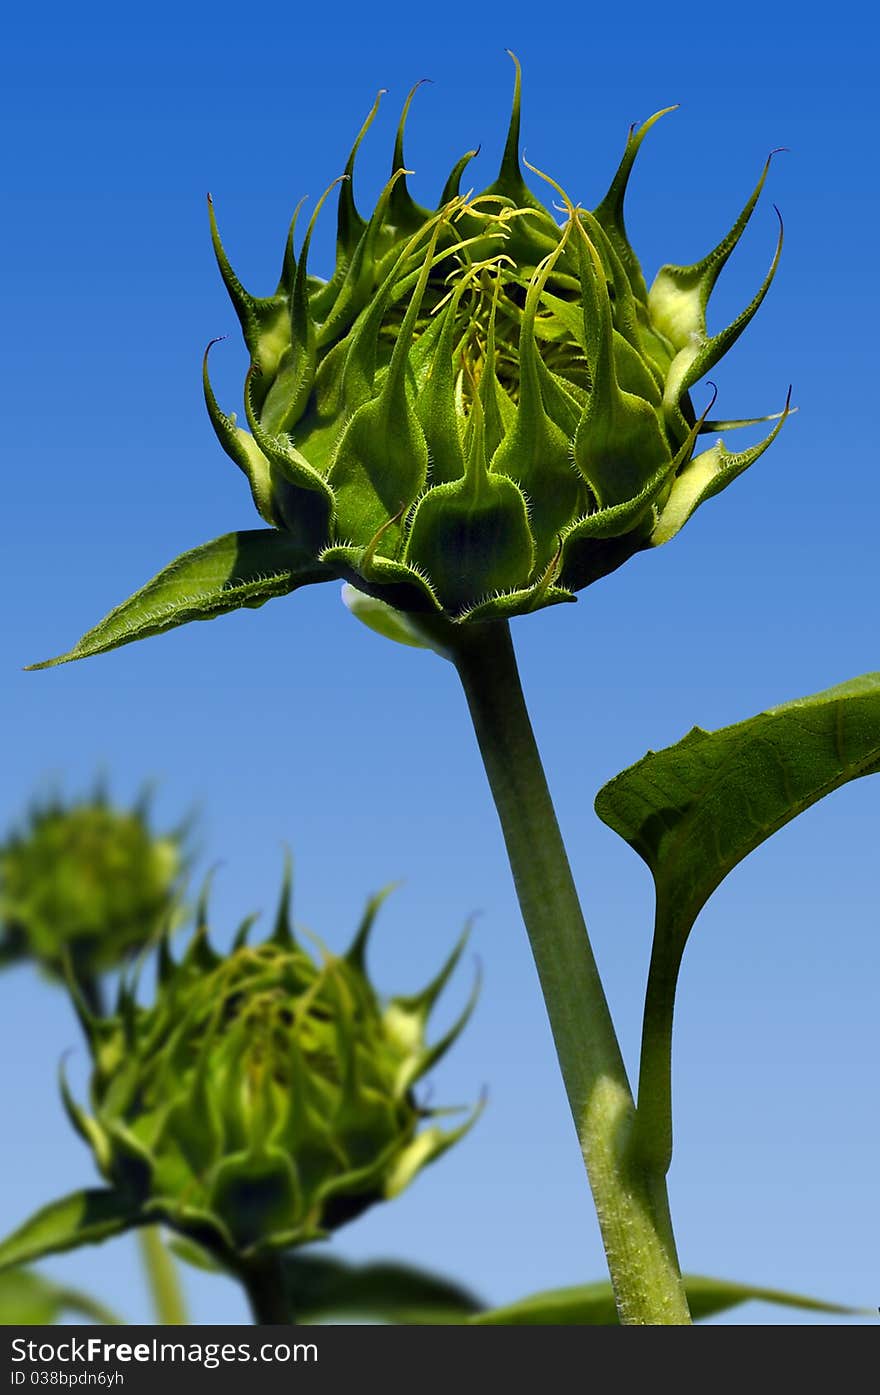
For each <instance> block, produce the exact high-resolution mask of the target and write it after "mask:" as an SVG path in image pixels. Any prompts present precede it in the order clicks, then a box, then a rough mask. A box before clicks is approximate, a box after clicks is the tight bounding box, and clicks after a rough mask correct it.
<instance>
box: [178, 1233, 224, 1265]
mask: <svg viewBox="0 0 880 1395" xmlns="http://www.w3.org/2000/svg"><path fill="white" fill-rule="evenodd" d="M166 1244H167V1246H168V1248H169V1250H170V1251H171V1253H172V1254H173V1255H176V1256H177V1258H178V1259H182V1260H183V1261H184V1263H185V1264H191V1265H192V1267H193V1268H194V1269H203V1270H204V1271H205V1273H207V1274H225V1273H227V1272H228V1271H227V1270H226V1269H224V1268H223V1265H222V1264H221V1263H220V1262H219V1260H217V1259H215V1258H214V1256H213V1255H212V1254H209V1252H208V1251H207V1250H206V1249H205V1248H204V1247H203V1246H202V1245H197V1244H196V1242H195V1241H194V1240H190V1238H189V1236H186V1235H171V1236H169V1237H168V1239H167V1240H166Z"/></svg>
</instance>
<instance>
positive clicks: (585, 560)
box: [38, 60, 788, 667]
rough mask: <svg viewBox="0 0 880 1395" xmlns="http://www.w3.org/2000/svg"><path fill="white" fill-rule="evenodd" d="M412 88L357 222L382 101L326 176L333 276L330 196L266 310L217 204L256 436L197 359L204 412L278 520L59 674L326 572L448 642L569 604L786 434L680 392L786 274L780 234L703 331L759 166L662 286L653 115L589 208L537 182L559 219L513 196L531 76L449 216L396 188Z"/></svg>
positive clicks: (189, 561) (129, 617)
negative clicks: (759, 272)
mask: <svg viewBox="0 0 880 1395" xmlns="http://www.w3.org/2000/svg"><path fill="white" fill-rule="evenodd" d="M514 61H515V60H514ZM414 91H415V89H413V92H411V93H410V95H409V97H408V98H407V100H406V103H405V105H404V110H403V115H402V117H401V121H400V125H399V128H398V132H397V139H396V142H395V147H394V156H393V161H392V172H391V177H390V179H389V180H388V183H387V184H386V185H385V187H384V189H383V190H382V193H381V194H380V196H379V200H378V202H377V204H376V207H375V209H374V210H373V212H372V214H371V215H370V217H369V218H364V217H362V216H361V214H360V213H359V212H358V209H357V207H356V204H355V200H354V194H353V190H352V180H353V174H354V167H355V160H356V155H357V151H358V148H359V146H360V144H361V141H362V140H363V138H364V136H365V134H366V132H367V130H368V128H369V126H370V124H371V122H372V121H373V118H374V116H375V114H376V111H377V108H378V103H379V99H378V98H377V100H376V103H375V105H374V106H373V109H372V111H371V112H370V114H369V116H368V117H367V119H366V121H365V123H364V126H363V127H362V129H361V131H360V133H359V135H358V137H357V140H356V141H355V143H354V147H353V149H352V151H351V154H350V156H349V159H348V163H347V165H346V168H345V173H344V175H343V176H342V178H341V180H338V181H336V183H338V184H339V193H338V214H337V241H336V267H335V270H334V271H333V274H332V275H331V276H330V278H329V280H327V281H323V280H321V279H320V278H318V277H317V276H315V275H314V274H313V273H312V272H311V271H310V270H309V264H308V259H309V246H310V242H311V238H312V233H313V229H314V226H315V219H316V218H317V216H318V212H319V210H320V208H321V205H322V204H323V202H324V199H322V200H321V201H320V202H319V204H318V206H317V208H316V209H315V212H314V214H313V216H312V219H311V221H310V223H309V225H308V229H307V231H306V233H305V237H304V239H303V242H302V246H301V248H300V250H299V254H298V255H297V253H296V251H295V229H296V223H297V216H296V215H294V220H293V225H292V226H291V229H290V232H289V235H288V239H287V245H286V250H285V254H284V259H283V264H282V269H281V277H280V280H279V282H278V285H277V288H276V290H275V291H274V293H273V294H272V295H269V296H265V297H259V296H254V295H251V294H250V292H248V291H247V290H245V288H244V287H243V285H242V284H241V282H240V281H239V280H238V278H237V276H236V274H235V272H234V271H233V269H232V266H231V264H230V262H229V260H228V257H227V254H226V251H225V249H224V247H223V244H222V242H221V239H220V234H219V231H218V228H217V222H216V219H215V215H214V208H213V204H211V207H210V218H211V232H212V237H213V241H214V249H215V252H216V256H217V261H218V264H219V267H220V271H221V274H222V277H223V280H224V282H225V284H226V288H227V290H228V292H229V295H230V297H231V299H232V302H233V305H234V307H235V310H236V312H237V315H238V318H239V321H240V323H241V327H242V331H243V334H244V339H245V343H246V345H247V349H248V352H249V354H250V369H249V371H248V374H247V378H246V382H245V389H244V406H245V424H244V425H242V424H239V423H238V421H237V420H236V418H235V416H234V415H229V414H227V413H226V412H224V411H223V409H222V408H221V407H220V405H219V404H218V402H217V399H216V397H215V395H214V392H213V389H212V387H211V382H210V379H209V376H208V356H207V354H206V357H205V366H204V391H205V400H206V403H207V408H208V412H209V415H210V418H211V421H212V423H213V426H214V430H215V432H216V434H217V436H218V439H219V441H220V444H221V445H222V447H223V449H224V450H225V451H226V453H227V454H228V455H229V456H230V458H231V459H232V460H233V461H234V462H235V464H236V465H237V466H238V467H239V468H240V469H241V470H242V472H243V473H244V474H245V476H246V477H247V479H248V481H249V484H250V488H251V493H252V495H253V499H254V503H255V505H256V507H257V510H258V511H259V513H260V515H261V516H262V518H263V520H264V522H265V523H266V524H267V525H269V526H268V528H267V529H265V530H250V531H247V532H241V533H235V534H229V535H227V536H226V537H223V538H219V539H217V540H215V541H214V542H212V543H207V544H203V545H202V546H200V547H198V548H195V549H194V550H193V551H192V552H189V553H186V554H184V555H183V556H182V557H180V558H178V559H177V561H176V562H174V563H172V564H171V566H169V567H167V568H165V570H164V571H162V572H160V573H159V574H158V576H156V577H155V578H154V579H153V580H152V581H151V582H149V583H148V584H147V586H146V587H144V588H143V589H142V590H141V591H140V592H138V593H137V594H136V595H135V596H133V597H132V598H131V599H130V600H129V601H127V602H125V603H123V604H122V605H121V606H118V607H117V608H116V610H115V611H113V612H111V614H110V615H108V616H107V617H106V619H105V620H103V621H102V622H100V624H98V625H97V626H95V627H94V629H92V630H91V631H89V632H88V634H87V635H85V636H84V638H83V639H82V640H81V641H80V643H79V644H78V645H77V646H76V647H75V648H74V649H73V650H72V651H71V652H70V653H68V654H66V655H64V656H63V659H64V660H66V659H71V658H80V657H83V656H85V655H88V654H94V653H100V652H102V651H104V650H107V649H112V648H115V647H116V646H118V645H120V644H126V643H129V642H130V641H132V640H134V639H139V638H143V637H146V636H147V635H151V634H158V633H161V632H163V631H165V630H167V629H170V628H172V627H174V626H176V625H180V624H183V623H186V622H187V621H189V620H192V619H207V618H210V617H212V616H215V615H219V614H223V613H225V612H227V611H230V610H233V609H236V608H238V607H239V606H243V605H246V606H255V605H261V604H263V602H264V601H266V600H269V599H271V598H272V597H274V596H278V595H283V594H287V593H289V592H290V591H292V590H294V589H296V588H297V587H299V586H303V585H307V584H311V583H313V582H316V581H321V580H327V579H333V578H335V579H343V580H345V581H347V582H348V583H349V584H350V585H352V586H353V587H355V588H356V589H357V590H358V591H359V592H360V593H361V594H363V595H366V596H368V597H372V598H375V599H377V600H379V601H382V602H384V603H387V604H388V605H389V606H392V607H394V608H396V609H397V610H398V611H400V612H407V613H413V614H417V615H418V614H420V615H422V616H426V617H432V616H433V617H436V618H437V619H439V620H440V621H441V622H442V623H443V624H448V623H449V622H453V623H462V622H467V621H483V620H492V619H504V618H507V617H510V616H513V615H518V614H521V613H524V612H527V611H531V610H535V609H537V608H539V607H542V606H546V605H552V604H555V603H556V602H560V601H571V600H574V599H575V598H576V593H577V592H578V591H579V590H581V589H582V588H583V587H585V586H588V585H589V584H590V583H591V582H593V581H595V580H597V579H598V578H599V577H602V576H604V575H606V574H607V573H609V572H612V571H614V570H615V569H616V568H617V567H619V566H621V564H622V563H623V562H625V561H626V560H627V559H628V558H629V557H631V556H632V555H633V554H634V553H636V552H638V551H640V550H641V549H644V548H648V547H651V546H655V545H657V544H658V543H662V542H665V541H667V540H668V539H669V538H671V537H673V536H674V534H675V533H677V532H678V530H679V529H680V528H681V527H682V526H683V524H684V523H685V522H686V521H687V519H688V518H689V517H690V516H691V514H692V513H693V512H694V510H695V509H696V508H697V507H698V506H699V505H700V504H701V503H702V502H703V501H704V500H706V499H708V498H710V497H711V496H712V495H713V494H717V493H718V492H719V491H720V490H722V489H723V488H725V486H726V485H727V484H729V483H730V481H731V480H733V479H734V478H735V477H736V476H737V475H739V474H741V473H742V471H743V470H745V469H746V468H747V467H748V466H749V465H750V464H751V463H752V462H753V461H754V460H756V459H757V458H758V457H759V456H760V455H761V454H762V452H763V451H764V450H766V448H767V446H768V445H769V444H770V442H771V441H772V440H773V438H774V437H775V435H776V434H777V432H778V431H779V429H780V427H781V425H782V422H783V421H784V419H785V417H786V415H787V413H788V403H786V407H785V410H784V411H783V412H782V413H779V414H777V416H776V417H759V418H753V419H752V420H751V421H742V420H740V421H728V422H721V421H709V420H707V412H708V408H707V409H706V411H704V412H703V413H702V414H700V413H699V412H698V410H697V408H696V407H695V405H694V403H693V401H692V399H691V392H692V390H693V388H694V387H695V385H696V384H697V383H698V382H699V381H700V379H702V378H703V377H704V376H705V375H706V374H707V373H708V372H709V371H710V370H711V369H712V368H714V367H715V366H716V364H717V363H718V361H719V360H720V359H721V357H722V356H723V354H724V353H725V352H726V351H727V349H729V348H730V346H731V345H732V344H733V343H734V342H735V341H736V340H737V339H738V338H739V336H740V334H741V333H742V331H743V330H744V329H745V327H746V325H747V324H748V323H749V321H750V320H751V319H752V316H753V315H754V314H755V312H756V311H757V309H758V307H759V306H760V304H761V302H762V300H763V299H764V296H765V295H766V293H767V290H768V288H769V286H770V283H771V281H772V279H773V276H774V274H775V271H776V267H777V264H778V261H779V254H780V250H781V245H782V234H781V231H780V235H779V243H778V245H777V249H776V253H775V255H774V257H773V261H772V264H771V266H770V269H769V271H768V273H767V276H766V277H765V279H764V281H763V283H762V284H761V286H760V287H759V289H758V291H757V293H756V294H755V295H754V296H753V298H752V299H751V301H750V302H749V303H748V305H746V307H745V309H744V310H743V311H742V312H741V314H739V315H738V316H737V317H736V318H735V319H734V320H733V321H732V323H731V324H729V325H728V326H727V327H726V328H724V329H722V330H720V331H719V332H717V333H714V334H710V332H709V330H708V328H707V325H706V307H707V303H708V300H709V296H710V294H711V292H712V289H713V287H714V285H715V282H716V280H717V278H718V275H719V272H720V271H721V269H722V267H723V266H724V264H725V262H726V261H727V259H728V257H729V256H730V254H731V252H732V251H733V249H734V247H735V246H736V244H737V242H738V241H739V238H740V236H741V234H742V232H743V229H744V228H745V226H746V224H747V222H748V220H749V218H750V217H751V214H752V212H753V210H754V207H755V204H756V202H757V199H758V196H759V194H760V192H761V189H762V187H763V185H764V182H765V179H766V176H767V169H768V167H769V160H768V162H767V165H766V166H765V168H764V170H763V172H762V174H761V177H760V179H759V180H758V184H757V186H756V188H755V189H754V191H753V193H752V194H751V195H750V197H749V199H748V200H747V202H746V205H745V207H744V208H743V210H742V212H741V214H740V216H739V217H738V218H737V220H736V222H735V224H734V226H733V228H732V229H731V231H730V232H729V233H728V234H727V236H726V237H725V238H723V239H722V241H721V242H720V243H719V244H718V246H717V247H716V248H714V250H713V251H711V252H710V253H709V254H708V255H707V256H706V257H704V258H703V259H702V260H701V261H700V262H697V263H695V264H694V265H693V266H686V267H684V266H672V265H670V266H664V267H662V268H661V270H660V272H659V273H658V275H657V277H656V279H655V281H654V284H653V286H652V287H651V289H650V291H649V290H648V288H647V286H646V283H645V279H644V276H643V274H642V271H641V267H640V266H639V262H638V259H637V257H636V255H635V252H634V251H633V249H632V247H631V246H630V243H629V240H628V237H627V234H626V229H625V225H624V216H623V205H624V195H625V193H626V188H627V184H628V182H629V178H630V174H631V171H632V168H633V164H634V161H635V158H636V155H637V153H638V151H639V148H640V146H641V144H642V142H643V140H644V138H645V136H646V134H647V133H648V131H649V130H650V129H651V127H652V126H653V125H654V123H655V122H656V121H657V120H658V119H659V117H660V116H662V115H664V114H665V113H664V112H658V113H657V114H656V115H655V116H652V117H651V118H650V119H649V120H648V121H646V122H645V123H644V125H642V126H641V127H639V128H638V129H636V128H633V129H632V130H631V131H630V133H629V137H628V140H627V143H626V149H625V151H624V154H623V158H622V160H621V163H620V166H619V168H618V170H617V172H616V174H615V176H614V178H613V180H612V181H611V185H610V187H609V189H608V192H607V194H606V195H605V197H604V198H603V199H602V201H601V203H600V204H599V205H598V207H597V208H596V209H595V210H594V211H593V212H592V213H590V212H588V211H587V210H586V209H583V208H581V207H580V206H575V205H574V204H573V203H572V201H571V200H570V199H569V198H568V196H567V195H566V194H565V193H564V192H563V191H562V190H561V189H560V188H559V186H558V185H556V184H555V182H554V181H553V180H552V179H548V178H547V176H543V175H542V176H541V177H542V178H543V179H545V180H546V182H547V183H548V185H550V186H552V188H553V189H554V190H555V191H556V193H557V194H558V195H559V196H561V198H562V200H563V204H564V212H565V216H564V218H563V220H562V222H561V223H560V222H559V221H558V220H557V217H556V216H555V214H554V213H553V212H551V211H550V210H549V208H548V207H546V206H545V205H544V204H542V203H541V202H540V201H539V200H538V199H537V198H536V197H535V196H534V195H533V194H532V193H531V191H530V190H529V189H528V187H527V186H526V184H525V181H524V179H523V174H522V170H521V167H520V161H519V156H518V145H519V129H520V71H519V65H518V64H517V65H516V83H515V89H514V100H513V110H512V115H511V120H510V126H509V131H508V136H507V142H506V145H505V149H504V155H503V159H502V162H501V168H500V171H499V174H498V177H497V178H496V179H495V180H494V181H493V183H492V184H491V185H490V186H489V188H487V189H486V190H484V191H483V192H482V193H480V194H477V195H476V196H474V195H472V194H467V195H462V194H460V193H459V185H460V181H461V177H462V174H463V172H464V170H465V168H466V166H467V164H468V162H469V161H470V160H471V158H472V157H473V156H474V155H475V154H476V151H469V152H468V153H467V154H466V155H464V156H463V157H462V158H461V159H460V160H459V161H458V163H457V164H456V165H455V167H454V169H453V170H452V172H451V174H450V175H449V178H448V179H447V181H446V183H445V185H444V188H443V191H442V193H441V196H440V202H439V205H438V207H437V209H436V210H429V209H427V208H423V207H421V206H420V205H418V204H417V203H415V202H414V200H413V198H412V196H411V195H410V193H409V190H408V188H407V174H408V173H409V171H407V170H406V168H405V165H404V155H403V136H404V126H405V123H406V118H407V114H408V111H409V107H410V103H411V101H412V97H413V93H414ZM669 110H671V108H669ZM535 173H538V174H539V173H540V172H539V171H535ZM332 187H333V186H331V188H332ZM329 192H330V191H329V190H328V193H329ZM326 197H327V195H326V194H325V196H324V198H326ZM298 212H299V210H297V213H298ZM209 347H210V346H209ZM770 420H774V421H775V422H776V424H775V425H774V427H773V429H772V430H771V432H770V434H769V436H767V438H766V439H765V440H763V441H761V442H759V443H758V444H756V445H753V446H751V447H750V448H748V449H746V450H744V451H741V452H738V453H735V452H730V451H728V450H727V448H726V447H725V445H724V444H723V442H722V441H721V440H720V439H719V440H717V441H716V443H715V444H714V445H712V446H711V447H710V448H709V449H707V450H702V451H698V449H697V443H698V440H699V438H700V436H701V435H703V434H704V433H706V432H709V431H717V430H719V429H721V428H727V427H734V426H740V425H750V424H753V423H754V422H755V421H770ZM62 661H63V660H62ZM51 662H59V660H54V661H51ZM38 667H39V665H38Z"/></svg>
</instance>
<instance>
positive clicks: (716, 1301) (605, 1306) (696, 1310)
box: [468, 1274, 861, 1327]
mask: <svg viewBox="0 0 880 1395" xmlns="http://www.w3.org/2000/svg"><path fill="white" fill-rule="evenodd" d="M684 1286H685V1289H686V1291H687V1296H688V1303H689V1305H690V1310H691V1315H692V1317H693V1318H694V1320H695V1321H698V1320H699V1319H700V1318H707V1317H713V1316H714V1315H715V1314H716V1313H724V1312H727V1311H728V1310H729V1309H730V1308H736V1307H738V1306H739V1304H740V1303H748V1302H751V1301H753V1300H754V1301H758V1302H761V1303H778V1304H781V1305H782V1306H783V1307H787V1308H803V1309H806V1310H807V1311H808V1312H815V1313H845V1314H850V1315H852V1314H855V1313H858V1312H860V1311H861V1310H860V1309H858V1308H846V1307H842V1306H841V1305H840V1304H838V1303H824V1302H822V1301H821V1300H820V1299H818V1298H805V1297H803V1295H801V1294H799V1293H784V1292H782V1291H781V1290H779V1289H773V1288H758V1287H755V1286H754V1285H753V1284H737V1283H731V1282H730V1281H729V1280H727V1279H707V1278H703V1277H702V1276H701V1275H696V1274H686V1275H685V1277H684ZM468 1323H469V1324H470V1325H475V1326H480V1327H494V1326H509V1327H550V1326H553V1327H568V1326H592V1327H612V1326H616V1325H617V1309H616V1307H615V1304H614V1295H613V1293H612V1291H611V1284H610V1283H608V1282H607V1281H606V1282H602V1283H595V1284H583V1285H582V1286H581V1287H578V1288H560V1289H554V1290H551V1291H548V1292H546V1293H535V1294H532V1295H531V1297H529V1298H522V1299H520V1301H519V1302H518V1303H511V1304H509V1305H507V1306H506V1307H504V1308H493V1309H491V1310H490V1311H489V1312H487V1313H477V1314H476V1315H475V1316H474V1317H471V1318H468Z"/></svg>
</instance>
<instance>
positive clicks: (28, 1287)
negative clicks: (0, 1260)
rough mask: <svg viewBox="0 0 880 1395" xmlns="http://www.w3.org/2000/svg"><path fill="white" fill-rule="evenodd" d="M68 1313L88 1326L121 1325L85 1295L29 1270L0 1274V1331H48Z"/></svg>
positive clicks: (99, 1304) (109, 1312)
mask: <svg viewBox="0 0 880 1395" xmlns="http://www.w3.org/2000/svg"><path fill="white" fill-rule="evenodd" d="M69 1313H76V1314H77V1315H78V1316H79V1317H85V1318H88V1319H89V1320H90V1322H106V1323H121V1322H122V1318H120V1317H117V1316H116V1314H115V1313H113V1312H111V1311H110V1309H109V1308H105V1307H104V1305H103V1303H99V1302H98V1301H97V1299H95V1298H92V1297H90V1295H89V1294H87V1293H83V1292H81V1290H80V1289H76V1288H67V1287H66V1286H63V1285H60V1284H55V1283H53V1282H52V1280H51V1279H47V1278H45V1277H44V1276H43V1275H42V1274H35V1273H34V1272H33V1271H32V1270H30V1269H8V1270H7V1271H6V1273H5V1274H0V1327H48V1326H51V1324H53V1323H56V1322H60V1321H61V1320H62V1318H64V1317H66V1316H67V1315H68V1314H69Z"/></svg>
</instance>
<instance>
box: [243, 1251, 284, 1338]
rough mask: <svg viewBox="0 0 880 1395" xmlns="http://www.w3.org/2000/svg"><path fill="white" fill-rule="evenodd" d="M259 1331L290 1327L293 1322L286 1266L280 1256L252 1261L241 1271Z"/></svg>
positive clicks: (268, 1256) (267, 1256)
mask: <svg viewBox="0 0 880 1395" xmlns="http://www.w3.org/2000/svg"><path fill="white" fill-rule="evenodd" d="M239 1278H240V1280H241V1282H242V1284H243V1285H244V1289H245V1292H246V1293H247V1296H248V1302H249V1303H250V1305H251V1312H252V1313H253V1318H254V1322H255V1324H256V1325H257V1326H258V1327H278V1326H284V1327H287V1326H289V1325H290V1323H292V1322H293V1320H294V1319H293V1314H292V1313H291V1311H290V1301H289V1298H288V1294H287V1284H286V1282H285V1276H284V1266H283V1264H282V1261H281V1259H280V1258H279V1257H278V1256H277V1255H266V1256H264V1257H263V1258H261V1259H255V1260H252V1261H251V1262H250V1263H249V1264H248V1265H247V1266H246V1267H243V1268H242V1269H241V1270H240V1271H239Z"/></svg>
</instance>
